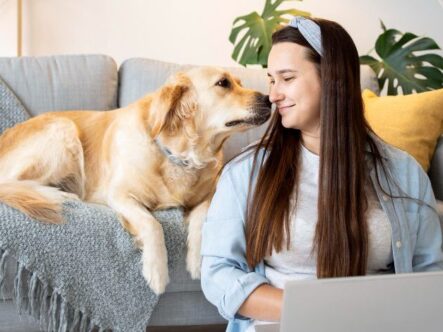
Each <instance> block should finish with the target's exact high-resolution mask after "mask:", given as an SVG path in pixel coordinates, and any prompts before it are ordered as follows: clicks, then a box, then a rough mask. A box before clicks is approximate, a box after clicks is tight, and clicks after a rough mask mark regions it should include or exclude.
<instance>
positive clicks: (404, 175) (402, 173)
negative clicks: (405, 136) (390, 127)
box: [373, 137, 429, 197]
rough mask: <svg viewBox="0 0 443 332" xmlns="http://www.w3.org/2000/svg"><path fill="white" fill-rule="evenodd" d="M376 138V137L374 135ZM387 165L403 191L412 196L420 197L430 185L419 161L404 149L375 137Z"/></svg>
mask: <svg viewBox="0 0 443 332" xmlns="http://www.w3.org/2000/svg"><path fill="white" fill-rule="evenodd" d="M373 138H374V137H373ZM374 142H375V143H376V144H377V147H378V149H379V152H380V154H381V157H382V159H383V161H384V162H385V165H387V166H388V168H389V170H390V173H391V175H393V176H394V178H395V179H396V180H397V182H398V183H399V184H401V187H402V189H403V191H405V192H406V193H407V194H408V195H410V196H412V197H418V195H420V196H421V195H423V193H424V192H425V191H426V190H427V189H428V187H429V178H428V176H427V174H426V172H425V170H424V169H423V167H422V166H421V165H420V164H419V163H418V161H417V160H416V159H415V158H414V157H413V156H411V155H410V154H409V153H407V152H406V151H404V150H401V149H399V148H397V147H395V146H393V145H391V144H389V143H387V142H385V141H383V140H382V139H380V138H379V137H375V138H374Z"/></svg>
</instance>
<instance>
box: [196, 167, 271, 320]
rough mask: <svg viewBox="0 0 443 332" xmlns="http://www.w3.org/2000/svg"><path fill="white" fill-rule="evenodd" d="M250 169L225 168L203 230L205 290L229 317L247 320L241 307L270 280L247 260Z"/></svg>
mask: <svg viewBox="0 0 443 332" xmlns="http://www.w3.org/2000/svg"><path fill="white" fill-rule="evenodd" d="M246 162H247V161H246ZM249 170H250V167H248V165H247V164H246V163H245V162H239V164H235V166H234V167H230V165H227V166H226V167H225V169H224V171H223V173H222V175H221V177H220V179H219V181H218V184H217V190H216V192H215V195H214V197H213V199H212V201H211V205H210V207H209V210H208V215H207V218H206V222H205V223H204V225H203V229H202V250H201V254H202V266H201V286H202V290H203V293H204V294H205V296H206V298H207V299H208V300H209V302H211V303H213V304H214V305H215V306H217V308H218V311H219V313H220V314H221V315H222V316H223V317H224V318H226V319H228V320H235V319H247V317H245V316H243V315H241V314H240V313H239V312H238V310H239V308H240V307H241V306H242V305H243V303H244V302H245V301H246V299H247V298H248V297H249V296H250V294H251V293H252V292H254V291H255V290H256V289H257V288H259V287H260V286H262V285H263V284H267V283H268V280H267V279H266V277H265V276H264V271H262V273H259V272H257V271H256V269H251V268H250V267H249V266H248V264H247V261H246V253H245V248H246V240H245V228H244V214H245V209H246V200H247V192H248V184H249V181H248V179H249ZM257 294H258V295H260V294H261V292H258V293H257ZM254 297H255V296H254Z"/></svg>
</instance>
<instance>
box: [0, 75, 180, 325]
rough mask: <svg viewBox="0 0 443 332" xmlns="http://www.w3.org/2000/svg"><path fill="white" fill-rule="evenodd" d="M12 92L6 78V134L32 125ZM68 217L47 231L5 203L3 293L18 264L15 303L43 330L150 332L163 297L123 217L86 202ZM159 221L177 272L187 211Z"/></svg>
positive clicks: (69, 205)
mask: <svg viewBox="0 0 443 332" xmlns="http://www.w3.org/2000/svg"><path fill="white" fill-rule="evenodd" d="M7 90H8V88H7V87H6V85H5V84H4V82H3V81H1V79H0V133H1V131H2V130H4V129H5V128H7V127H9V126H11V124H12V125H13V124H14V122H18V121H21V120H23V119H24V118H26V115H24V114H22V111H23V110H24V108H23V106H22V105H21V104H20V102H19V101H18V100H17V99H16V98H15V96H14V95H13V94H12V93H10V92H8V91H7ZM5 91H6V92H5ZM11 119H12V120H11ZM2 122H3V124H2ZM63 214H64V217H65V220H66V223H65V224H62V225H48V224H42V223H40V222H37V221H35V220H32V219H30V218H29V217H27V216H26V215H24V214H22V213H21V212H19V211H17V210H15V209H12V208H10V207H9V206H7V205H5V204H2V203H0V291H1V290H2V289H3V284H4V279H5V268H6V258H7V257H12V258H14V260H15V261H16V262H17V272H16V275H15V281H14V298H15V301H16V303H17V305H18V308H19V310H20V311H21V312H24V313H28V314H30V315H32V316H33V317H35V318H36V319H37V320H39V322H40V324H41V327H42V329H43V330H46V331H79V332H83V331H91V330H93V329H95V330H97V331H105V330H111V329H112V331H123V332H131V331H144V330H145V328H146V326H147V325H148V322H149V318H150V316H151V313H152V311H153V309H154V307H155V305H156V303H157V302H158V297H157V296H156V295H155V294H154V293H153V292H152V291H151V290H150V289H149V287H148V286H147V283H146V281H145V280H144V278H143V276H142V272H141V266H142V264H141V253H140V251H139V250H138V249H136V248H135V246H134V243H133V239H132V238H131V236H130V235H129V234H128V233H127V232H125V231H124V230H123V228H122V226H121V225H120V222H119V220H118V218H117V216H116V214H115V213H114V212H113V211H112V210H111V209H110V208H108V207H105V206H101V205H97V204H87V203H84V202H81V201H68V202H66V203H65V204H64V206H63ZM154 216H155V217H156V218H157V220H159V221H160V222H161V224H162V225H163V228H164V231H165V240H166V246H167V249H168V259H169V269H170V271H171V270H173V267H174V266H177V265H178V263H177V262H178V261H182V260H184V256H185V239H186V234H185V233H186V230H185V227H184V225H183V211H182V210H181V209H170V210H164V211H158V212H156V213H154Z"/></svg>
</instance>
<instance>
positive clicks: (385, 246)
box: [247, 146, 393, 332]
mask: <svg viewBox="0 0 443 332" xmlns="http://www.w3.org/2000/svg"><path fill="white" fill-rule="evenodd" d="M319 162H320V158H319V156H318V155H316V154H314V153H312V152H310V151H309V150H308V149H306V148H305V147H304V146H302V150H301V165H302V167H301V172H300V179H299V196H298V201H297V206H296V207H295V208H294V209H293V213H292V215H291V225H290V232H291V244H290V248H289V250H286V247H284V249H283V250H282V251H280V252H279V253H276V252H273V253H272V255H270V256H267V257H265V273H266V277H267V279H269V281H270V283H271V285H273V286H275V287H278V288H284V284H285V282H286V281H288V280H297V279H314V278H316V257H315V254H313V253H312V245H313V240H314V234H315V227H316V224H317V200H318V170H319ZM368 188H369V190H368V203H369V209H368V217H367V222H368V231H369V253H368V272H367V273H368V274H376V273H382V272H383V271H387V270H388V266H389V265H390V264H391V263H392V262H393V256H392V247H391V237H392V236H391V233H392V230H391V225H390V223H389V219H388V217H387V215H386V214H385V212H384V211H383V210H382V208H381V206H380V203H379V202H378V200H377V197H376V196H375V191H374V190H373V189H372V186H371V185H368ZM259 324H266V322H261V321H252V323H251V324H250V325H249V328H248V329H247V332H253V331H255V328H254V326H255V325H259Z"/></svg>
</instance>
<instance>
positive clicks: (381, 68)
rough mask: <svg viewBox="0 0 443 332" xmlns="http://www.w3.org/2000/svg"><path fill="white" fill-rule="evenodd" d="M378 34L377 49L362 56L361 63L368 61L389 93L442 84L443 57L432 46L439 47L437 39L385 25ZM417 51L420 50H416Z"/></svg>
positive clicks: (429, 88) (440, 86) (394, 93)
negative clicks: (375, 54)
mask: <svg viewBox="0 0 443 332" xmlns="http://www.w3.org/2000/svg"><path fill="white" fill-rule="evenodd" d="M381 27H382V29H383V33H382V34H381V35H380V36H379V37H378V38H377V41H376V43H375V52H376V53H377V55H378V57H379V59H376V58H374V57H372V56H370V55H364V56H361V57H360V63H362V64H367V65H369V66H370V67H371V68H372V69H373V70H374V71H375V73H376V74H377V78H378V84H379V86H380V89H383V88H384V86H385V85H386V84H387V94H388V95H396V94H399V93H400V92H403V94H410V93H412V92H421V91H427V90H433V89H440V88H442V87H443V72H442V70H443V58H442V57H441V56H440V55H438V54H435V53H429V51H432V50H438V49H440V48H439V47H438V45H437V43H436V42H435V41H434V40H433V39H431V38H426V37H418V36H416V35H415V34H413V33H410V32H406V33H401V32H400V31H398V30H395V29H386V27H385V25H384V24H383V22H381ZM417 52H418V53H417Z"/></svg>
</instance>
